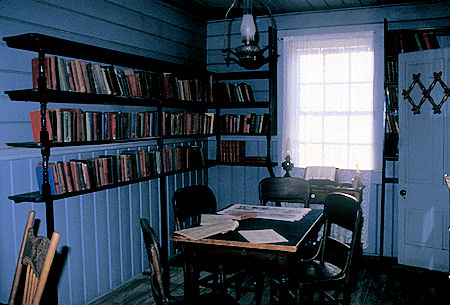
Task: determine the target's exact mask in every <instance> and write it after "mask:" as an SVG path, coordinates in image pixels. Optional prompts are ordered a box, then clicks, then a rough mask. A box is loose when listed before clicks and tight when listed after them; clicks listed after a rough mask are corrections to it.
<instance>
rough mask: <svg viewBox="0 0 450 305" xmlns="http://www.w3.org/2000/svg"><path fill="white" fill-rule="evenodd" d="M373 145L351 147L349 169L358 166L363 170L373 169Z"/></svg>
mask: <svg viewBox="0 0 450 305" xmlns="http://www.w3.org/2000/svg"><path fill="white" fill-rule="evenodd" d="M372 154H373V152H372V145H351V146H350V160H349V167H350V168H355V167H356V164H358V167H359V168H361V169H367V168H373V164H372V162H373V160H372Z"/></svg>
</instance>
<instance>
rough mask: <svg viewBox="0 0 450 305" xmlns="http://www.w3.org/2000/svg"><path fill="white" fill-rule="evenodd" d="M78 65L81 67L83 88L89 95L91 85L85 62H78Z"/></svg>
mask: <svg viewBox="0 0 450 305" xmlns="http://www.w3.org/2000/svg"><path fill="white" fill-rule="evenodd" d="M80 65H81V72H82V74H83V80H84V86H85V88H86V92H87V93H91V92H92V90H91V84H90V82H89V75H88V70H87V65H86V62H85V61H84V60H82V61H80Z"/></svg>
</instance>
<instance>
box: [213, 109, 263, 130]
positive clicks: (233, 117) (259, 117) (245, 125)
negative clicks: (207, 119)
mask: <svg viewBox="0 0 450 305" xmlns="http://www.w3.org/2000/svg"><path fill="white" fill-rule="evenodd" d="M269 120H270V116H269V114H267V113H266V114H255V113H249V114H240V115H239V114H225V115H222V116H221V117H220V126H221V128H220V130H221V131H222V132H224V133H248V134H266V133H267V131H268V128H269Z"/></svg>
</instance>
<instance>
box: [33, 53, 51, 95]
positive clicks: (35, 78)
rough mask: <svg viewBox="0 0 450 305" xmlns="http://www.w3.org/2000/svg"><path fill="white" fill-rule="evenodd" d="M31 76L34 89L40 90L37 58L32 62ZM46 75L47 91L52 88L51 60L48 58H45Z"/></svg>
mask: <svg viewBox="0 0 450 305" xmlns="http://www.w3.org/2000/svg"><path fill="white" fill-rule="evenodd" d="M31 75H32V79H33V88H34V89H37V88H38V77H39V59H38V58H37V57H35V58H33V59H32V60H31ZM44 75H45V81H46V84H47V89H51V88H52V84H51V76H50V58H49V57H48V56H46V57H45V58H44Z"/></svg>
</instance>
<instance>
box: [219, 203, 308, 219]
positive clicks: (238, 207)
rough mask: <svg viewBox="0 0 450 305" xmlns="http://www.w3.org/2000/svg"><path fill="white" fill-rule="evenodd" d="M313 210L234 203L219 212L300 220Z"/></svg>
mask: <svg viewBox="0 0 450 305" xmlns="http://www.w3.org/2000/svg"><path fill="white" fill-rule="evenodd" d="M309 211H311V209H310V208H291V207H274V206H261V205H248V204H233V205H231V206H230V207H228V208H226V209H224V210H221V211H219V212H217V213H218V214H222V215H233V214H239V213H243V212H246V213H255V214H256V215H257V216H256V217H255V218H263V219H272V220H282V221H291V222H293V221H299V220H300V219H302V218H303V217H304V216H305V215H306V214H308V213H309Z"/></svg>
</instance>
